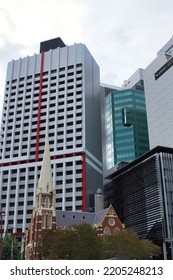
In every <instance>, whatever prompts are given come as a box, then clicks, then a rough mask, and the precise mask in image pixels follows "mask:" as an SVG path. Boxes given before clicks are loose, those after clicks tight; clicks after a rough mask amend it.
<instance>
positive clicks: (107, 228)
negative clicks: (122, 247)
mask: <svg viewBox="0 0 173 280" xmlns="http://www.w3.org/2000/svg"><path fill="white" fill-rule="evenodd" d="M103 234H109V235H110V234H111V231H110V228H109V227H105V228H104V231H103Z"/></svg>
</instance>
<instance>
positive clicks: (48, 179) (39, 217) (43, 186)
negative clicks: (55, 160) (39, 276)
mask: <svg viewBox="0 0 173 280" xmlns="http://www.w3.org/2000/svg"><path fill="white" fill-rule="evenodd" d="M54 200H55V188H54V187H53V183H52V171H51V160H50V152H49V140H48V137H47V136H46V140H45V148H44V155H43V163H42V168H41V172H40V179H39V182H38V187H37V191H36V205H35V208H33V213H32V218H31V223H30V227H29V231H28V234H27V237H26V247H25V253H26V257H27V259H37V251H36V250H37V241H38V238H39V234H41V231H42V230H45V229H46V230H48V229H50V230H55V229H56V212H55V203H54Z"/></svg>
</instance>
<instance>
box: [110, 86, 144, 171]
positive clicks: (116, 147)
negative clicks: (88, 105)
mask: <svg viewBox="0 0 173 280" xmlns="http://www.w3.org/2000/svg"><path fill="white" fill-rule="evenodd" d="M105 150H106V153H105V154H106V161H105V162H106V167H105V169H106V170H109V169H111V168H113V167H114V166H115V165H116V164H118V163H119V162H122V161H125V162H130V161H132V160H134V159H135V158H137V157H138V156H140V155H142V154H144V153H145V152H146V151H148V150H149V141H148V127H147V116H146V106H145V95H144V91H143V90H137V89H135V88H131V89H124V90H117V91H112V92H110V93H109V94H107V96H106V97H105Z"/></svg>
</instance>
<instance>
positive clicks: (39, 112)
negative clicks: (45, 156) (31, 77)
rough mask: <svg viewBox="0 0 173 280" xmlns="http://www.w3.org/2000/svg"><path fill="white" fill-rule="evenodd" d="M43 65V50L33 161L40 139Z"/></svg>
mask: <svg viewBox="0 0 173 280" xmlns="http://www.w3.org/2000/svg"><path fill="white" fill-rule="evenodd" d="M43 67H44V52H42V53H41V65H40V87H39V97H38V117H37V134H36V152H35V161H38V159H39V141H40V118H41V99H42V83H43Z"/></svg>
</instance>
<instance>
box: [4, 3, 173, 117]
mask: <svg viewBox="0 0 173 280" xmlns="http://www.w3.org/2000/svg"><path fill="white" fill-rule="evenodd" d="M139 2H140V3H139ZM98 5H99V6H98ZM172 11H173V3H172V2H171V0H166V1H165V0H150V1H149V0H147V1H138V0H133V1H132V0H124V1H123V3H122V2H119V1H118V0H108V1H106V2H105V1H104V0H87V1H86V0H65V1H63V0H45V1H44V2H43V1H41V0H26V1H21V0H8V1H6V0H1V1H0V26H1V28H0V54H1V63H0V118H1V110H2V103H3V96H4V85H5V75H6V70H7V64H8V62H9V61H11V60H12V59H14V60H16V59H18V58H20V57H25V56H31V55H33V54H34V53H39V45H40V42H41V41H46V40H49V39H52V38H56V37H61V39H62V40H63V41H64V43H65V44H67V45H73V44H74V43H75V42H76V43H83V44H85V45H86V46H87V48H88V49H89V51H90V52H91V54H92V55H93V57H94V59H95V60H96V62H97V63H98V65H99V66H100V77H101V82H102V83H105V84H112V85H114V86H122V84H123V82H124V80H126V79H128V78H129V77H130V76H131V75H132V74H133V73H134V72H135V71H136V70H137V69H138V68H143V69H145V68H146V67H147V66H148V65H149V64H150V62H152V60H154V59H155V58H156V55H157V52H158V51H159V49H161V48H162V46H163V45H164V44H165V43H166V42H167V41H168V40H169V39H170V38H171V37H172V34H173V31H172V23H173V18H172ZM86 31H87V32H86Z"/></svg>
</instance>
